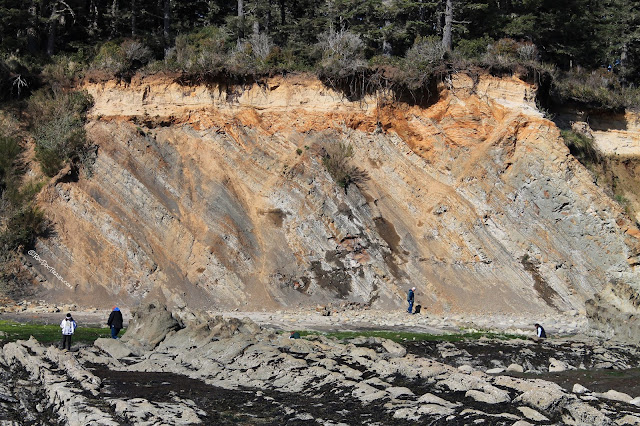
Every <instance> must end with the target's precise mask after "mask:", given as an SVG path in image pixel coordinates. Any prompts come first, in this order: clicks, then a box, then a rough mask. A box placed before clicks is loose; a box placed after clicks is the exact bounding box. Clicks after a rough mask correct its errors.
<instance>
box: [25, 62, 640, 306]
mask: <svg viewBox="0 0 640 426" xmlns="http://www.w3.org/2000/svg"><path fill="white" fill-rule="evenodd" d="M84 89H85V90H87V91H88V92H89V93H90V94H91V95H92V96H93V98H94V106H93V108H92V110H91V111H90V120H89V123H88V125H87V132H88V135H89V138H90V139H91V140H92V141H93V143H95V144H96V145H97V159H96V161H95V163H94V164H93V166H92V167H91V170H90V173H80V174H79V175H78V176H75V175H74V174H73V173H71V172H67V174H64V173H63V174H61V175H60V176H59V177H58V178H57V179H56V180H55V181H54V182H52V183H51V184H50V185H48V186H47V187H46V188H45V190H43V192H42V193H41V195H40V205H41V206H42V207H43V208H44V210H45V211H46V214H47V217H48V218H49V219H50V220H51V221H52V226H53V228H54V230H55V232H54V233H53V235H52V236H50V237H49V238H47V239H40V240H39V241H38V242H37V244H36V251H37V253H38V254H39V256H40V257H41V258H43V259H46V260H47V261H48V264H49V265H50V266H53V267H54V268H55V270H56V272H57V273H58V274H60V275H61V276H63V277H64V279H65V280H66V281H67V282H68V283H70V287H71V289H70V288H69V287H67V286H66V285H64V284H62V283H61V282H60V280H58V279H56V277H54V276H53V275H51V273H50V271H48V270H47V269H46V268H43V267H42V266H41V265H39V264H38V263H36V262H33V261H32V262H31V263H30V264H31V267H32V269H33V270H34V271H36V273H37V274H39V275H40V276H41V278H42V282H41V283H40V284H39V286H38V287H39V288H38V294H39V295H40V296H39V297H41V298H46V299H47V300H52V301H56V300H59V301H74V302H76V303H79V304H83V305H95V306H102V305H105V306H106V305H111V304H112V303H113V302H115V301H117V302H118V303H119V304H124V305H131V306H135V305H137V304H139V303H140V302H141V301H143V300H148V299H150V298H154V299H158V298H160V299H161V300H165V301H166V302H167V303H169V304H171V305H176V306H178V307H180V306H190V307H194V308H204V309H218V308H239V309H277V308H280V307H296V306H316V305H318V304H327V303H332V302H343V301H349V302H357V303H362V304H370V305H371V306H373V307H374V308H398V307H400V306H402V305H404V303H405V302H404V298H405V295H406V290H407V289H408V288H409V287H411V286H416V287H417V288H418V291H417V301H418V302H419V303H421V304H422V305H423V306H425V307H428V309H429V310H431V311H434V312H440V313H442V312H449V311H452V312H475V313H478V312H479V313H482V312H487V313H490V312H496V313H498V312H541V313H547V312H557V311H567V310H577V311H579V312H583V313H584V312H585V307H586V305H587V304H586V302H587V301H588V300H592V302H593V299H594V298H596V299H597V298H598V297H600V296H599V295H600V294H601V293H603V292H604V293H606V294H614V296H611V297H619V295H620V294H622V293H620V294H618V293H619V292H618V293H616V291H615V290H611V289H612V283H617V284H615V285H614V286H613V287H616V286H618V287H619V286H624V287H625V288H626V289H630V291H631V292H636V290H637V289H636V286H637V284H636V283H637V282H638V272H637V271H636V270H635V264H636V263H637V255H638V254H639V253H640V251H639V249H640V245H639V241H638V236H639V235H640V233H639V231H638V229H637V228H636V226H635V223H634V222H633V221H632V220H631V219H629V216H628V214H626V213H625V211H624V208H623V206H621V205H620V203H617V202H616V201H615V200H614V199H613V198H612V197H611V196H610V195H609V194H607V192H606V191H605V189H604V188H602V187H600V186H599V185H598V184H597V182H596V180H595V179H594V176H593V175H592V174H591V173H590V172H589V171H588V170H587V169H586V168H585V167H584V166H583V165H581V164H580V163H579V162H578V161H577V160H576V159H575V158H574V157H573V156H572V155H571V154H570V152H569V149H568V148H567V147H566V146H565V144H564V143H563V140H562V138H561V136H560V131H559V129H558V127H557V126H556V125H555V124H554V123H553V122H552V121H550V120H548V119H546V118H545V117H544V116H543V114H542V113H541V112H540V111H539V110H538V109H537V108H536V103H535V95H536V87H535V86H532V85H530V84H528V83H526V82H523V81H521V80H519V79H517V78H495V77H491V76H483V77H480V79H479V80H474V79H472V78H470V77H468V76H466V75H459V76H457V77H455V78H452V79H451V80H448V81H446V82H445V83H444V84H442V85H441V87H440V91H439V96H438V99H437V100H435V101H434V102H432V103H431V104H430V105H416V104H406V103H401V102H394V101H392V100H390V99H389V97H388V96H385V95H384V94H380V93H378V94H375V95H371V96H367V97H364V98H362V99H359V100H357V101H349V100H348V99H346V98H345V96H343V95H342V94H341V93H339V92H338V91H334V90H331V89H330V88H327V87H326V86H324V85H323V84H322V83H321V82H320V81H318V80H315V79H313V78H310V77H304V76H290V77H277V78H272V79H270V80H268V81H267V82H266V84H261V85H258V84H253V85H245V86H232V85H229V86H228V85H223V84H213V83H212V84H199V85H198V84H191V85H184V84H180V83H178V82H176V80H175V79H172V78H169V77H167V76H153V77H144V78H142V77H140V78H137V79H136V78H134V79H133V80H132V81H131V82H130V83H117V82H113V81H112V82H101V83H89V82H87V83H85V85H84ZM605 130H606V129H604V128H603V127H602V126H600V127H599V128H598V130H597V132H605ZM605 134H609V133H606V132H605V133H602V134H598V135H597V136H598V137H596V142H597V141H598V140H603V141H607V142H608V143H610V142H611V141H612V140H613V139H612V138H611V137H605V136H604V135H605ZM636 136H637V135H636ZM629 137H631V138H633V137H635V136H633V134H632V135H631V136H629ZM332 146H333V147H335V146H338V147H340V146H342V147H343V148H346V147H349V146H350V147H351V149H352V156H351V157H349V158H347V160H346V161H347V162H348V164H349V165H350V167H351V168H352V169H354V168H355V169H356V170H358V172H359V173H360V179H359V180H358V181H357V182H355V183H352V184H348V185H347V186H346V188H345V187H343V186H344V185H343V186H341V185H339V184H338V183H336V181H335V180H334V178H333V177H332V176H331V174H330V173H329V172H328V171H327V168H326V167H325V162H324V159H326V158H327V156H328V155H329V154H328V153H330V152H333V151H332V150H331V147H332ZM616 288H617V287H616ZM636 294H637V292H636ZM600 300H604V299H602V297H600ZM592 302H590V303H592ZM593 303H595V302H593ZM607 304H609V305H610V304H611V302H610V301H609V302H607Z"/></svg>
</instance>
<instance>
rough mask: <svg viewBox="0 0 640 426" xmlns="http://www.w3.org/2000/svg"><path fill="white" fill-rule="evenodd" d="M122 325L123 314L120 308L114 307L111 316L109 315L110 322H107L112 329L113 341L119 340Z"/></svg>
mask: <svg viewBox="0 0 640 426" xmlns="http://www.w3.org/2000/svg"><path fill="white" fill-rule="evenodd" d="M122 323H123V320H122V312H120V308H118V307H117V306H114V307H113V310H112V311H111V314H110V315H109V320H108V321H107V325H108V326H109V327H111V338H112V339H117V338H118V333H120V330H122Z"/></svg>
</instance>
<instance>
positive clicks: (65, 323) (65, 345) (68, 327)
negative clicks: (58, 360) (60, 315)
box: [60, 314, 78, 351]
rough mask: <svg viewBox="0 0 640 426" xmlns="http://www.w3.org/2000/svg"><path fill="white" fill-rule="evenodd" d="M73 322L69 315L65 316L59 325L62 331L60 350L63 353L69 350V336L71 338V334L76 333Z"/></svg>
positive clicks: (75, 325)
mask: <svg viewBox="0 0 640 426" xmlns="http://www.w3.org/2000/svg"><path fill="white" fill-rule="evenodd" d="M77 326H78V325H77V324H76V322H75V320H74V319H73V317H72V316H71V314H67V316H66V317H65V319H63V320H62V322H61V323H60V328H61V329H62V349H63V350H65V351H70V350H71V336H73V332H74V331H76V327H77Z"/></svg>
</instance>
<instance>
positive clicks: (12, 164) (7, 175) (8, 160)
mask: <svg viewBox="0 0 640 426" xmlns="http://www.w3.org/2000/svg"><path fill="white" fill-rule="evenodd" d="M21 153H22V147H21V146H20V144H19V143H18V141H17V140H15V139H14V138H10V137H7V136H0V195H1V194H2V191H3V190H4V189H5V188H7V186H8V185H12V184H13V183H14V182H15V180H16V179H15V174H16V165H17V164H16V163H17V161H18V157H19V155H20V154H21Z"/></svg>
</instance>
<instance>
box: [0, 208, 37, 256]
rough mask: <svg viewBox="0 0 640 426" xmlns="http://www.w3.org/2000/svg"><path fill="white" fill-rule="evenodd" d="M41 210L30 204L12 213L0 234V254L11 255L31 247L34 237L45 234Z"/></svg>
mask: <svg viewBox="0 0 640 426" xmlns="http://www.w3.org/2000/svg"><path fill="white" fill-rule="evenodd" d="M46 228H47V225H46V222H45V219H44V213H43V212H42V210H40V209H38V208H37V207H35V206H34V205H33V204H32V203H27V204H25V205H24V206H22V207H20V208H18V209H16V210H15V211H13V212H12V214H11V216H10V217H9V218H8V220H7V223H6V225H5V229H4V230H3V231H2V232H1V233H0V253H11V252H15V251H16V250H22V249H24V248H26V247H30V246H31V245H33V241H34V239H35V237H36V236H38V235H40V234H43V233H45V232H46Z"/></svg>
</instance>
